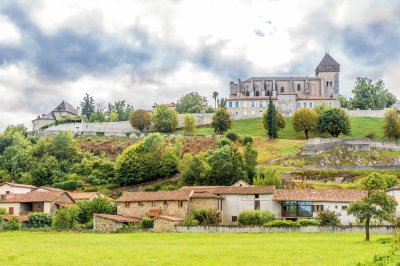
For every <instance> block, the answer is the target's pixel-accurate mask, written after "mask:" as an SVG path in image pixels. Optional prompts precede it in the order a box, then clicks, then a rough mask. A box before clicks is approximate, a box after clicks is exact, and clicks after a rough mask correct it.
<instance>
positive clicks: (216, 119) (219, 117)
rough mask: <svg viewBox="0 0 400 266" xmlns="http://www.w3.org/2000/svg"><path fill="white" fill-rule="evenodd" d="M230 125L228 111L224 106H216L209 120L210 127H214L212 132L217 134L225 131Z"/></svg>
mask: <svg viewBox="0 0 400 266" xmlns="http://www.w3.org/2000/svg"><path fill="white" fill-rule="evenodd" d="M231 126H232V120H231V116H230V115H229V113H228V112H227V111H226V110H225V109H224V108H218V109H217V110H216V111H215V113H214V115H213V117H212V122H211V127H212V128H214V132H216V133H218V134H223V133H225V132H226V131H227V130H228V129H230V128H231Z"/></svg>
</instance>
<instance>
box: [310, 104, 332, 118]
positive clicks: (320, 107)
mask: <svg viewBox="0 0 400 266" xmlns="http://www.w3.org/2000/svg"><path fill="white" fill-rule="evenodd" d="M329 109H331V108H330V107H329V106H328V105H327V104H326V103H322V104H320V105H317V106H316V107H315V108H314V111H315V112H317V114H318V116H320V115H322V114H323V113H324V112H326V111H328V110H329Z"/></svg>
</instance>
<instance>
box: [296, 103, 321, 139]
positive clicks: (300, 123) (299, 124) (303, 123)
mask: <svg viewBox="0 0 400 266" xmlns="http://www.w3.org/2000/svg"><path fill="white" fill-rule="evenodd" d="M292 123H293V128H294V130H296V131H304V134H305V135H306V139H308V133H309V132H310V131H313V130H315V129H316V128H317V125H318V113H317V112H315V111H314V110H313V109H309V108H302V109H299V110H297V111H296V112H295V113H294V115H293V117H292Z"/></svg>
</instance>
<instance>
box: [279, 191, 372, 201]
mask: <svg viewBox="0 0 400 266" xmlns="http://www.w3.org/2000/svg"><path fill="white" fill-rule="evenodd" d="M366 196H367V191H365V190H358V189H277V190H276V192H275V195H274V196H273V200H278V201H284V200H285V201H286V200H296V201H326V202H353V201H357V200H360V199H362V198H364V197H366Z"/></svg>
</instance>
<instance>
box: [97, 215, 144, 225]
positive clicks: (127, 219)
mask: <svg viewBox="0 0 400 266" xmlns="http://www.w3.org/2000/svg"><path fill="white" fill-rule="evenodd" d="M95 216H97V217H101V218H105V219H108V220H112V221H115V222H121V223H137V222H140V219H139V218H136V217H127V216H122V215H116V214H95Z"/></svg>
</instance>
